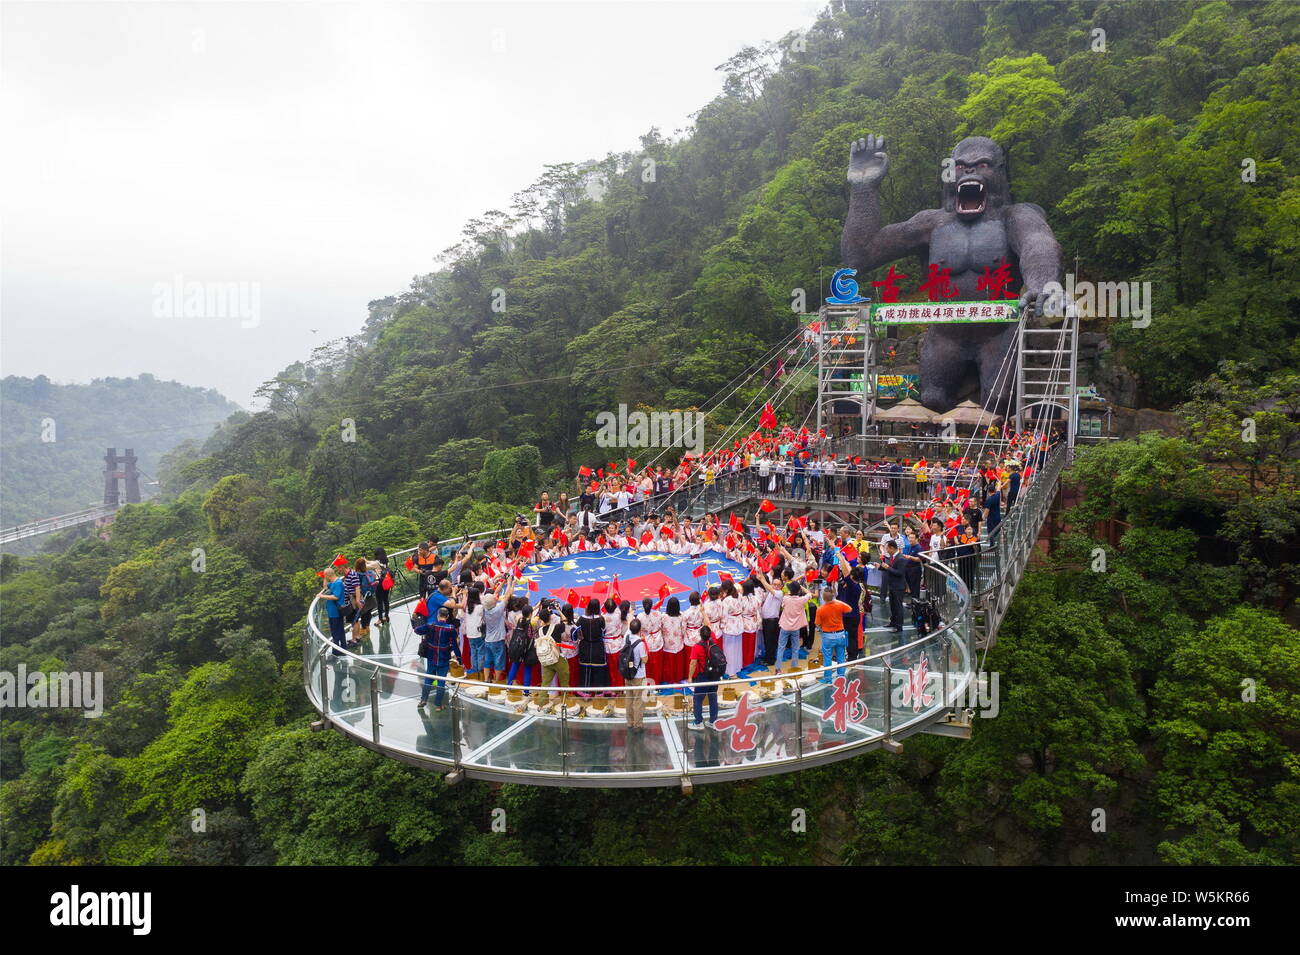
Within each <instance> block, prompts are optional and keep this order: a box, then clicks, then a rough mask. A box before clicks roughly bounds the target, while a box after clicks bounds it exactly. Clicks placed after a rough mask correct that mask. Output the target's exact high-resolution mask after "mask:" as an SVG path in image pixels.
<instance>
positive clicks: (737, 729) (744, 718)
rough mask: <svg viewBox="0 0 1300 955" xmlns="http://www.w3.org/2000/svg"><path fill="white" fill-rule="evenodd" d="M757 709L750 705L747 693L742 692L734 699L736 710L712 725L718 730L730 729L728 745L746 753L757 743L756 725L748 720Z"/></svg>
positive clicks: (733, 749) (734, 749) (734, 750)
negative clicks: (738, 697)
mask: <svg viewBox="0 0 1300 955" xmlns="http://www.w3.org/2000/svg"><path fill="white" fill-rule="evenodd" d="M757 712H758V711H757V710H756V709H755V708H754V707H752V706H750V703H749V694H748V693H744V694H742V695H741V697H740V699H738V700H737V701H736V712H735V714H734V715H732V716H728V717H727V718H726V719H721V720H718V721H717V722H716V723H714V724H713V725H714V726H716V727H717V728H718V729H720V730H725V729H729V730H731V736H730V738H729V739H728V741H727V742H728V745H729V746H730V747H731V749H732V751H733V752H736V753H748V752H751V751H752V750H753V749H754V747H755V746H756V745H757V736H758V726H757V725H756V724H754V723H751V722H750V719H749V718H750V717H751V716H753V715H754V714H755V713H757Z"/></svg>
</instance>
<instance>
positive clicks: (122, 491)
mask: <svg viewBox="0 0 1300 955" xmlns="http://www.w3.org/2000/svg"><path fill="white" fill-rule="evenodd" d="M136 461H137V458H136V456H135V450H134V449H133V448H127V449H126V450H125V451H124V452H123V453H122V454H118V453H117V448H109V449H108V450H107V451H106V452H105V454H104V503H103V504H95V505H92V506H91V507H87V508H83V509H82V510H80V511H72V512H70V513H68V514H59V515H58V516H56V517H46V518H42V519H41V520H39V521H28V522H27V523H26V524H19V525H17V526H16V527H7V528H5V529H4V530H2V531H0V545H3V544H13V543H15V542H17V541H20V540H26V539H28V538H30V537H39V536H41V535H42V534H51V533H53V532H54V531H62V530H67V529H68V528H71V527H80V526H81V525H82V524H106V523H108V522H109V521H111V520H112V519H113V515H114V514H115V513H117V509H118V508H119V507H120V506H121V505H122V504H139V503H140V478H141V477H144V478H148V477H149V476H148V475H147V474H145V473H144V472H143V471H141V470H140V469H139V468H137V467H136Z"/></svg>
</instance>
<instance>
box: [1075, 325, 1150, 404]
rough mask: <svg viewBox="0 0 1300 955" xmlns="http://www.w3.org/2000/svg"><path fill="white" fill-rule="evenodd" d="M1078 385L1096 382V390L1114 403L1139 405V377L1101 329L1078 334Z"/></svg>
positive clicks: (1094, 383)
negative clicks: (1129, 368)
mask: <svg viewBox="0 0 1300 955" xmlns="http://www.w3.org/2000/svg"><path fill="white" fill-rule="evenodd" d="M1079 384H1080V385H1096V386H1097V393H1098V394H1099V395H1101V396H1102V397H1103V398H1105V399H1106V400H1107V401H1109V402H1110V403H1111V404H1113V405H1123V406H1124V407H1126V408H1131V407H1133V406H1134V405H1135V404H1137V395H1138V380H1137V376H1136V375H1134V374H1133V373H1132V372H1131V371H1129V370H1128V369H1127V368H1125V367H1124V366H1123V365H1121V364H1120V363H1119V359H1118V358H1117V356H1116V355H1115V349H1114V346H1112V345H1111V343H1110V340H1109V339H1108V338H1107V337H1106V336H1105V334H1104V333H1102V332H1080V333H1079Z"/></svg>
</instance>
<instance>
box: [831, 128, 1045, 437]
mask: <svg viewBox="0 0 1300 955" xmlns="http://www.w3.org/2000/svg"><path fill="white" fill-rule="evenodd" d="M952 158H953V165H954V172H955V176H954V177H953V181H952V182H945V183H944V184H943V207H942V208H940V209H925V210H923V211H921V212H918V213H917V214H916V215H914V216H912V218H910V219H908V220H907V221H906V222H896V223H894V224H892V225H886V226H882V225H881V224H880V181H881V179H882V178H883V177H884V175H885V172H886V170H888V169H889V156H888V155H887V154H886V153H885V140H884V137H883V136H871V135H868V136H867V137H866V138H864V139H859V140H857V141H855V142H854V143H853V145H852V147H851V148H850V150H849V185H850V197H849V213H848V217H847V218H846V219H845V220H844V234H843V236H842V238H841V240H840V251H841V254H842V256H843V259H844V264H845V265H847V266H849V267H850V268H855V269H857V270H858V271H859V272H866V271H869V270H871V269H874V268H877V267H878V266H881V265H884V264H885V263H887V262H892V261H894V260H895V259H901V258H905V257H907V256H911V255H924V256H925V257H926V262H927V264H929V265H937V266H938V267H939V268H940V269H948V270H949V272H948V275H949V278H950V282H951V284H950V288H953V289H956V290H957V294H956V295H955V296H954V298H957V299H959V300H963V301H971V300H977V299H983V298H986V297H987V296H986V295H985V293H983V292H982V291H978V290H977V285H978V284H979V280H980V278H981V277H982V276H983V275H985V274H987V273H986V272H985V269H988V270H990V271H995V270H997V269H998V268H999V266H1000V265H1002V264H1003V263H1004V262H1005V263H1006V264H1007V265H1009V266H1010V269H1011V277H1012V284H1011V286H1010V289H1012V290H1014V289H1016V288H1019V287H1020V286H1021V284H1022V283H1023V286H1024V291H1023V292H1022V294H1021V296H1020V305H1021V307H1022V308H1023V309H1025V310H1027V312H1028V315H1029V317H1030V318H1031V319H1032V318H1036V317H1038V316H1039V315H1041V313H1042V306H1043V287H1044V286H1045V285H1046V284H1047V283H1049V282H1055V281H1057V280H1058V279H1059V278H1060V270H1061V247H1060V246H1059V245H1057V243H1056V237H1055V236H1053V235H1052V230H1051V227H1049V226H1048V224H1047V216H1046V214H1045V213H1044V212H1043V210H1042V208H1041V207H1039V206H1036V205H1034V204H1033V203H1031V202H1019V203H1012V202H1011V201H1010V188H1009V183H1008V180H1007V164H1006V159H1005V157H1004V156H1003V153H1002V147H1000V146H999V145H998V144H997V143H995V142H994V141H993V140H991V139H987V138H985V137H983V136H972V137H970V138H969V139H963V140H962V141H961V142H959V143H958V144H957V147H956V148H955V149H954V150H953V151H952ZM1015 338H1016V326H1015V325H1013V324H1010V323H1005V324H1002V323H999V324H993V325H978V324H975V325H943V324H935V325H931V326H930V327H929V328H928V329H927V330H926V333H925V338H924V340H923V341H922V343H921V403H922V404H923V405H925V406H926V407H927V408H929V409H930V410H932V411H937V412H940V413H943V412H946V411H948V410H950V409H951V408H953V406H955V405H956V404H957V401H958V399H959V398H960V397H961V396H960V394H959V393H958V392H959V389H960V387H961V383H962V379H963V377H964V375H965V374H966V372H967V370H968V368H969V367H970V366H971V365H972V364H973V365H974V366H975V367H976V369H977V370H978V372H979V382H980V404H981V405H983V406H984V407H985V408H989V409H992V408H994V407H999V406H1002V405H1003V402H1004V400H1005V397H1006V394H1007V390H1008V388H1009V387H1010V384H1011V381H1012V379H1013V374H1012V372H1013V370H1014V366H1015V360H1016V357H1017V356H1015V355H1014V354H1013V355H1012V356H1011V359H1010V361H1009V362H1008V366H1007V370H1006V371H1005V372H1003V373H1002V374H1001V377H999V371H1000V370H1001V369H1002V364H1003V360H1004V359H1005V358H1006V356H1007V353H1008V352H1009V351H1013V350H1014V348H1015Z"/></svg>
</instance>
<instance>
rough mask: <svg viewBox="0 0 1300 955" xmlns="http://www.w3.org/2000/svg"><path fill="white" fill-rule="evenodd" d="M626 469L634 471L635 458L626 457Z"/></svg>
mask: <svg viewBox="0 0 1300 955" xmlns="http://www.w3.org/2000/svg"><path fill="white" fill-rule="evenodd" d="M627 469H628V470H629V471H635V470H636V459H635V458H628V459H627Z"/></svg>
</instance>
